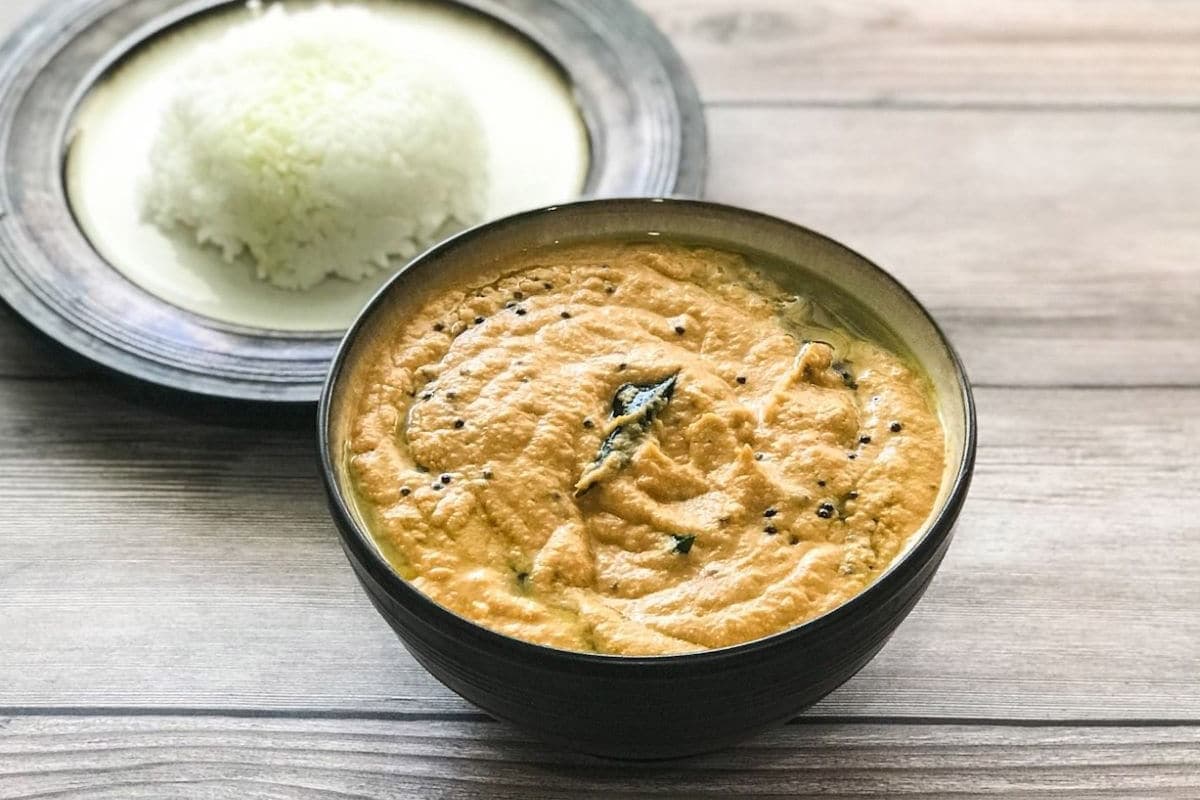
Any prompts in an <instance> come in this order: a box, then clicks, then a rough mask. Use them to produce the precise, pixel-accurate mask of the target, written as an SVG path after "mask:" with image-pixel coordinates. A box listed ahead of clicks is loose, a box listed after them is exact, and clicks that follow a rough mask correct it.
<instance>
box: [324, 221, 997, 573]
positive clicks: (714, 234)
mask: <svg viewBox="0 0 1200 800" xmlns="http://www.w3.org/2000/svg"><path fill="white" fill-rule="evenodd" d="M597 238H618V239H622V238H623V239H629V240H654V239H660V240H669V241H675V242H680V241H682V242H686V243H697V244H707V245H712V246H714V247H720V248H723V249H726V250H731V251H734V252H742V253H746V254H747V255H748V256H749V257H750V259H751V261H752V262H754V263H756V264H767V263H772V264H774V268H775V269H776V270H777V269H779V268H780V265H783V268H784V269H786V270H789V271H792V272H793V273H794V274H793V275H791V276H790V277H791V279H790V280H788V282H787V283H785V284H784V285H785V286H787V287H788V288H789V289H794V290H796V291H798V292H804V291H805V289H806V288H811V289H812V292H813V293H814V294H816V295H817V296H818V297H820V298H821V299H822V300H823V301H831V302H832V303H833V304H834V305H847V304H849V305H853V306H857V307H858V308H860V309H865V310H867V311H868V313H870V315H871V317H872V319H871V320H870V324H869V325H867V326H866V327H867V328H869V329H870V332H871V333H872V334H873V335H874V336H877V337H879V338H882V339H885V340H887V341H884V342H883V343H884V344H885V345H887V346H890V347H893V348H898V349H901V350H902V351H904V352H905V354H906V355H907V356H909V357H910V358H911V359H912V360H914V361H915V362H916V363H917V364H918V365H919V366H920V367H921V368H922V369H923V370H924V371H925V373H926V375H927V376H928V378H929V380H930V383H931V385H932V389H933V393H934V398H935V401H936V402H937V404H938V410H939V412H940V414H941V418H942V423H943V426H944V429H945V436H946V468H945V472H944V473H943V478H942V486H941V492H940V495H939V497H938V501H937V505H936V506H935V508H934V509H933V511H932V512H931V514H930V517H929V520H927V522H926V526H925V528H924V529H923V530H922V531H921V532H918V533H917V534H915V535H914V536H913V537H911V539H910V541H909V544H908V550H906V551H905V552H908V551H910V550H911V549H912V548H913V547H914V546H916V544H917V543H919V542H920V541H922V540H923V538H924V535H925V534H926V533H927V532H928V531H929V528H930V527H931V525H932V524H933V521H935V520H936V519H938V518H939V516H940V515H941V514H942V513H943V512H944V511H945V509H946V507H947V505H948V503H949V501H950V499H951V497H952V495H953V494H954V492H955V489H956V488H957V487H960V486H962V485H963V483H964V481H965V476H966V474H967V471H968V468H969V463H968V462H969V460H970V454H971V452H972V448H973V430H974V421H973V410H972V407H971V395H970V390H969V388H968V385H967V380H966V376H965V374H964V372H963V369H962V366H961V364H960V362H959V360H958V358H957V356H956V355H955V353H954V351H953V349H952V348H951V347H950V345H949V344H948V343H947V342H946V340H945V337H944V336H943V334H942V332H941V331H940V330H939V329H938V327H937V325H936V323H935V322H934V321H933V320H932V319H931V318H930V317H929V315H928V313H927V312H925V310H924V309H923V308H922V307H921V305H920V303H918V302H917V300H916V299H915V298H914V297H913V296H912V295H911V294H910V293H909V292H908V291H907V290H906V289H905V288H904V287H903V286H902V285H900V284H899V283H898V282H897V281H896V280H895V279H894V278H892V277H891V276H890V275H889V274H887V273H886V272H884V271H883V270H882V269H880V268H879V267H877V266H875V265H874V264H872V263H871V262H870V261H868V260H867V259H866V258H864V257H863V256H861V255H859V254H857V253H855V252H854V251H852V250H849V249H848V248H846V247H844V246H843V245H840V244H838V243H837V242H835V241H833V240H831V239H829V238H827V237H825V236H822V235H821V234H818V233H815V232H813V231H810V230H807V229H805V228H801V227H799V226H796V225H794V224H791V223H788V222H785V221H783V220H780V219H776V218H773V217H768V216H764V215H761V214H757V213H754V212H751V211H746V210H743V209H738V208H733V207H728V206H720V205H716V204H712V203H704V202H697V201H683V200H658V199H655V200H651V199H644V200H599V201H588V202H582V203H574V204H570V205H565V206H559V207H554V208H549V209H543V210H540V211H533V212H528V213H525V214H520V215H517V216H515V217H509V218H506V219H503V220H500V221H498V222H494V223H490V224H488V225H484V226H481V227H479V228H476V229H474V230H472V231H468V232H467V233H464V234H461V235H460V236H458V237H456V238H454V239H451V240H449V241H448V242H445V243H443V244H442V245H439V246H438V247H437V248H435V249H434V250H431V251H430V252H429V253H427V254H426V255H425V256H423V257H421V258H419V259H418V260H417V261H415V262H414V263H413V264H411V265H410V266H409V267H408V268H406V269H405V270H404V271H403V272H401V273H400V274H399V275H397V276H396V277H395V278H394V279H393V280H392V282H391V283H390V284H388V285H387V286H386V287H385V288H384V289H383V290H382V291H381V292H380V293H379V294H378V295H377V296H376V297H375V299H374V300H373V301H372V302H371V303H370V304H369V305H368V307H367V308H366V309H365V310H364V312H363V315H362V316H361V317H360V319H359V321H358V323H357V324H356V325H355V326H354V327H352V328H351V330H350V333H349V334H348V336H347V338H346V341H345V342H344V343H343V346H342V350H341V352H340V353H339V355H338V358H337V359H336V360H335V362H334V366H333V371H332V373H331V377H330V383H329V385H328V386H327V387H326V397H325V403H324V404H323V408H322V415H323V420H324V424H325V425H326V426H327V427H326V428H325V430H326V431H327V436H328V439H327V441H326V446H327V449H326V453H327V455H328V454H332V456H331V458H332V460H333V462H334V463H331V464H326V468H327V469H330V470H332V472H333V476H332V477H333V481H334V484H335V486H336V487H337V490H338V491H339V492H340V494H341V499H342V501H343V504H344V506H345V507H346V508H347V509H349V510H350V511H351V514H352V516H357V515H355V514H354V510H353V509H354V505H355V504H354V502H353V496H354V492H353V490H352V489H351V487H350V483H349V478H348V476H347V474H346V471H345V469H344V465H343V463H342V461H343V459H342V457H341V454H343V453H344V452H345V448H346V442H347V441H348V439H349V432H350V431H349V425H350V421H349V415H348V414H347V413H345V411H346V410H347V409H351V408H353V407H354V406H355V405H356V404H357V402H358V400H359V397H360V393H361V392H363V391H364V390H365V387H362V386H358V385H355V383H354V381H353V380H352V376H353V375H354V374H356V373H357V371H358V370H357V367H358V366H359V364H360V363H362V361H363V359H364V358H370V356H371V354H372V353H373V352H374V351H375V349H376V348H378V347H382V346H384V345H385V343H386V341H387V338H388V336H389V333H390V325H391V323H390V321H391V320H392V319H394V317H393V315H392V313H391V312H392V309H393V307H394V306H395V305H396V304H397V303H400V302H401V301H402V302H403V303H404V304H405V305H407V304H409V303H418V304H419V303H422V302H424V301H425V300H427V299H431V298H432V297H433V296H435V295H437V294H439V293H441V292H442V291H444V290H445V288H446V287H448V286H452V285H458V286H462V285H469V284H470V283H471V282H472V280H473V279H474V277H475V275H476V274H477V273H478V271H479V270H480V268H481V267H484V266H486V265H487V264H488V263H490V262H491V261H493V260H494V259H496V258H497V256H498V255H499V254H503V255H505V256H508V255H512V254H514V253H517V252H520V251H522V250H525V249H532V248H538V247H545V246H549V245H554V244H558V243H570V242H575V241H581V240H589V239H597ZM768 271H772V270H770V269H768ZM830 293H832V295H833V296H830ZM354 522H355V524H356V527H357V529H358V532H359V535H360V536H362V537H363V538H364V539H365V540H366V541H367V543H368V544H369V546H370V550H371V551H372V552H373V553H375V554H376V555H377V556H378V557H379V558H380V560H381V561H384V562H385V563H386V560H385V559H384V558H383V556H382V554H381V553H380V551H379V549H378V546H377V545H376V544H375V543H374V541H373V540H372V538H371V537H370V535H369V533H367V529H366V526H365V525H364V524H363V522H362V520H361V519H360V518H358V519H355V520H354ZM904 555H905V554H904V553H902V554H900V555H899V556H898V557H897V558H896V559H895V561H894V562H893V564H892V568H895V566H896V565H897V564H899V563H900V562H901V561H903V559H904ZM884 574H885V575H886V574H887V572H886V571H885V573H884ZM881 577H882V576H881ZM877 581H878V579H877Z"/></svg>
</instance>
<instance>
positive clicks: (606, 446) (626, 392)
mask: <svg viewBox="0 0 1200 800" xmlns="http://www.w3.org/2000/svg"><path fill="white" fill-rule="evenodd" d="M678 379H679V373H675V374H674V375H671V376H670V377H668V378H664V379H663V380H661V381H659V382H657V383H650V384H636V383H627V384H625V385H623V386H621V388H619V389H617V391H616V393H615V394H614V395H613V401H612V415H611V416H610V417H609V420H610V423H612V422H616V423H618V424H617V425H616V427H614V428H613V429H612V432H611V433H609V434H608V436H606V437H605V439H604V441H603V442H602V443H601V444H600V451H599V452H598V453H597V454H596V460H595V461H593V462H592V464H591V466H589V467H588V468H587V469H585V470H584V471H583V475H581V476H580V478H579V482H578V483H576V484H575V496H576V497H578V496H580V495H582V494H583V493H584V492H586V491H587V490H588V489H591V488H592V487H593V486H595V485H596V484H597V483H599V482H600V481H601V480H603V479H604V478H606V477H609V476H610V475H612V474H614V473H616V472H618V471H619V470H621V469H622V468H624V467H625V465H627V464H628V463H629V461H630V460H631V459H632V458H633V454H634V452H635V451H636V450H637V447H638V445H639V444H641V442H642V439H643V438H644V437H645V435H646V432H647V431H649V430H650V426H651V425H652V424H653V422H654V420H655V418H656V417H657V416H658V415H659V413H661V412H662V410H663V409H664V408H666V407H667V403H669V402H670V401H671V397H672V396H673V395H674V394H675V384H676V382H677V381H678Z"/></svg>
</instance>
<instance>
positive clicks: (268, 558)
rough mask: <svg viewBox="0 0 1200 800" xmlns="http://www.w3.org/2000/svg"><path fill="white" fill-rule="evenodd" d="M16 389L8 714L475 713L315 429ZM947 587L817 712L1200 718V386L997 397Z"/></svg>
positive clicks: (4, 685)
mask: <svg viewBox="0 0 1200 800" xmlns="http://www.w3.org/2000/svg"><path fill="white" fill-rule="evenodd" d="M102 386H103V384H93V383H88V382H77V383H73V382H37V381H33V382H30V381H25V382H0V509H3V515H4V520H5V521H4V531H3V537H2V538H3V547H0V631H3V632H4V633H3V639H4V646H3V647H0V707H72V706H81V707H86V708H92V709H95V708H103V707H137V708H165V709H170V708H180V707H188V708H210V709H237V708H257V709H335V710H339V711H351V712H360V711H361V712H389V713H390V712H405V713H407V712H412V713H430V712H456V713H457V712H462V711H464V710H467V709H468V707H467V706H466V705H465V704H464V703H462V702H461V701H459V700H458V699H457V698H455V697H453V696H452V695H451V694H450V693H449V692H447V691H446V690H444V689H442V688H441V687H440V686H438V685H437V684H435V683H434V682H433V680H432V679H431V678H429V677H428V676H427V675H426V674H425V673H424V672H423V671H422V670H421V669H420V668H419V667H418V666H417V665H416V664H415V663H414V662H413V661H412V660H411V658H409V656H408V655H407V654H406V653H405V652H404V651H403V650H402V648H401V647H400V646H399V644H398V643H397V642H396V640H395V639H394V637H393V636H392V634H391V632H390V630H389V629H388V628H387V627H386V625H385V624H384V623H383V622H382V620H381V619H380V618H379V617H378V616H377V615H376V614H375V612H374V611H373V610H372V608H371V607H370V605H369V603H368V602H367V601H366V599H365V598H364V597H363V596H362V594H361V593H360V591H359V590H358V588H357V586H356V585H355V583H354V580H353V578H352V576H351V573H350V569H349V567H348V566H347V565H346V563H345V561H344V559H343V557H342V554H341V553H340V551H339V547H338V544H337V541H336V538H335V535H334V532H333V529H332V526H331V524H330V523H329V522H328V520H327V517H326V513H325V509H324V505H323V504H324V501H323V499H322V495H321V490H320V487H319V484H318V481H317V475H316V468H315V466H314V457H313V453H312V449H313V448H312V435H311V433H310V431H309V430H308V429H307V426H305V428H304V429H301V430H297V431H288V430H259V429H257V428H256V427H254V426H253V424H252V423H253V420H251V421H250V423H251V426H250V427H242V428H238V427H234V426H231V425H228V424H223V423H222V419H221V418H212V419H209V420H205V419H203V417H198V416H197V415H196V414H195V413H193V414H192V415H191V416H190V418H189V417H181V416H180V415H179V414H178V412H173V411H170V410H167V409H166V408H162V407H155V406H154V405H151V404H148V403H147V402H145V401H144V400H140V399H136V398H135V399H128V398H124V397H122V396H119V395H110V394H109V393H107V392H106V391H105V390H103V389H102V388H100V387H102ZM979 402H980V408H981V414H982V420H983V423H982V442H981V450H980V457H979V468H978V474H977V478H976V483H975V486H974V490H973V493H972V496H971V498H970V500H969V502H968V505H967V509H966V511H965V513H964V516H963V519H962V522H961V524H960V528H959V531H958V534H957V539H956V541H955V542H954V544H953V546H952V547H951V550H950V554H949V556H948V557H947V560H946V562H945V564H944V566H943V568H942V570H941V572H940V574H939V576H938V578H937V579H936V580H935V583H934V585H933V587H932V588H931V589H930V591H929V594H928V595H927V597H926V598H925V600H924V601H923V602H922V604H921V605H920V606H919V607H918V609H917V611H916V612H915V613H914V614H913V615H912V617H911V618H910V619H909V620H908V621H907V622H906V623H905V624H904V625H903V626H902V627H901V629H900V631H899V632H898V634H897V635H896V636H895V638H894V639H893V641H892V642H891V643H890V644H889V645H888V647H887V648H885V650H884V652H883V653H882V654H881V656H880V657H879V658H878V659H877V660H876V661H875V662H873V663H872V664H871V665H870V666H869V667H868V668H867V669H866V670H864V672H863V673H862V674H861V675H860V676H858V677H857V678H856V679H854V680H852V681H851V682H850V683H849V684H847V685H846V686H845V687H843V688H842V689H841V690H840V691H838V692H836V693H835V694H834V695H833V696H832V697H831V698H829V699H828V700H827V701H826V702H825V703H823V704H821V705H820V706H818V707H817V709H816V711H815V713H816V714H818V715H825V716H829V715H834V716H839V717H840V716H856V717H886V718H894V717H967V718H979V719H1001V720H1003V719H1027V720H1046V719H1050V720H1054V719H1070V718H1075V717H1078V718H1082V719H1091V720H1106V719H1115V720H1122V719H1124V720H1156V719H1162V720H1191V721H1195V722H1198V723H1200V683H1198V682H1197V680H1196V676H1197V675H1200V614H1196V613H1195V610H1196V608H1198V607H1200V581H1197V580H1196V576H1197V575H1198V574H1200V548H1197V547H1196V546H1195V544H1196V542H1197V541H1200V494H1198V493H1197V492H1196V491H1195V490H1194V487H1195V486H1196V485H1197V484H1198V483H1200V462H1198V461H1197V459H1195V458H1194V453H1195V452H1196V450H1197V447H1200V417H1197V415H1196V414H1195V409H1196V408H1197V407H1200V390H1137V391H1135V390H1079V391H1046V390H1000V389H985V390H982V391H980V392H979Z"/></svg>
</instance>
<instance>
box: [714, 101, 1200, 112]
mask: <svg viewBox="0 0 1200 800" xmlns="http://www.w3.org/2000/svg"><path fill="white" fill-rule="evenodd" d="M704 107H705V108H706V109H721V110H735V111H736V110H751V109H778V110H789V109H796V110H804V109H813V110H846V111H933V112H946V111H984V112H996V113H1002V114H1005V113H1008V114H1011V113H1024V112H1030V113H1046V114H1074V113H1080V114H1196V113H1200V104H1196V103H1093V102H1077V103H1072V102H1052V101H1048V102H1037V101H1032V102H1020V101H996V102H988V101H974V100H945V101H938V100H891V99H880V100H870V99H867V100H817V99H810V100H803V99H796V100H786V99H783V100H770V99H763V100H706V101H704Z"/></svg>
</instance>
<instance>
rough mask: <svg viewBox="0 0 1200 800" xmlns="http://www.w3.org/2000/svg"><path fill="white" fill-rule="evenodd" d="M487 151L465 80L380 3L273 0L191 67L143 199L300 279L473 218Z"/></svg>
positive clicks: (379, 255) (317, 277)
mask: <svg viewBox="0 0 1200 800" xmlns="http://www.w3.org/2000/svg"><path fill="white" fill-rule="evenodd" d="M487 159H488V154H487V146H486V142H485V138H484V133H483V126H482V124H481V122H480V119H479V117H478V115H477V114H476V112H475V109H474V108H473V107H472V106H471V104H470V102H469V101H468V100H467V98H466V97H465V96H464V94H463V93H462V92H461V91H460V90H459V89H458V87H456V86H455V85H453V84H452V83H450V82H449V81H448V79H447V78H445V77H443V76H441V75H434V74H432V73H431V72H430V71H429V70H428V69H426V68H425V67H424V66H423V65H421V64H416V63H413V62H412V61H410V60H408V59H406V58H405V57H404V55H403V54H402V53H398V52H396V51H395V49H394V48H393V47H392V46H390V45H389V37H388V35H387V34H386V32H385V29H384V28H382V27H381V26H380V25H379V24H378V21H377V20H375V19H374V16H373V15H372V14H371V12H369V11H367V10H365V9H361V8H353V7H336V8H335V7H330V6H318V7H315V8H312V9H309V10H306V11H300V12H287V11H285V10H284V9H283V8H281V7H279V6H273V7H272V8H270V9H269V10H268V11H267V12H265V13H263V14H262V15H261V16H259V17H257V18H255V19H253V20H251V21H248V22H246V23H245V24H243V25H240V26H238V27H236V28H234V29H233V30H231V31H229V32H228V33H226V34H225V35H224V36H223V37H222V38H221V39H220V40H219V41H217V42H216V43H214V45H213V46H211V47H209V48H206V49H205V50H204V55H203V58H200V59H197V60H194V61H192V62H190V63H188V64H186V65H185V66H184V67H183V68H182V70H181V79H180V81H179V84H178V90H177V93H176V95H175V97H174V98H173V100H172V102H171V104H170V105H169V107H168V109H167V111H166V113H165V114H164V118H163V120H162V126H161V129H160V130H159V132H158V134H157V137H156V139H155V144H154V147H153V149H152V151H151V156H150V167H151V172H150V176H149V177H148V179H147V180H146V181H145V183H144V185H143V187H142V191H143V198H144V209H143V210H144V213H145V215H146V217H147V219H149V220H151V221H153V222H154V223H155V224H157V225H159V226H160V227H162V228H164V229H170V228H173V227H176V226H183V227H184V228H185V229H188V230H189V231H191V232H193V233H194V235H195V237H196V240H197V241H198V242H200V243H201V244H211V245H215V246H216V247H219V248H220V249H221V250H222V251H223V254H224V257H225V259H226V260H228V261H231V262H232V261H234V260H235V259H237V258H238V257H239V256H241V255H243V254H248V255H249V256H250V258H251V259H252V260H253V262H254V264H255V267H256V269H257V272H258V276H259V277H260V278H262V279H264V280H267V281H270V282H271V283H273V284H276V285H278V286H282V287H286V288H291V289H304V288H308V287H311V286H314V285H316V284H318V283H320V282H321V281H323V280H324V279H325V278H326V277H328V276H331V275H336V276H339V277H342V278H348V279H361V278H363V277H366V276H367V275H370V274H371V273H373V272H376V271H378V270H379V269H382V268H385V267H387V266H388V265H389V263H390V261H389V257H392V256H398V257H409V256H412V255H414V254H415V253H417V252H418V251H420V250H421V249H424V248H425V247H426V246H428V245H430V244H432V243H433V242H434V241H436V240H437V239H438V238H440V236H441V235H444V234H445V233H446V232H447V231H448V230H452V229H456V228H461V227H466V226H468V225H472V224H474V223H476V222H478V221H479V220H480V219H481V217H482V215H483V209H484V204H485V202H486V195H487V172H488V170H487Z"/></svg>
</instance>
